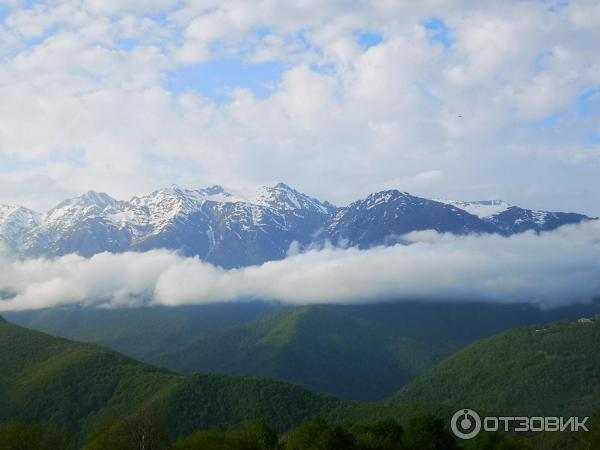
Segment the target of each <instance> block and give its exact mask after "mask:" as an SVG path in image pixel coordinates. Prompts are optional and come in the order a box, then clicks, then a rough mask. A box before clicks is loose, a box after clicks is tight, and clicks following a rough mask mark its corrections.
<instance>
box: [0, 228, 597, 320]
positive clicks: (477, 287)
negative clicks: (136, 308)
mask: <svg viewBox="0 0 600 450" xmlns="http://www.w3.org/2000/svg"><path fill="white" fill-rule="evenodd" d="M406 238H407V239H408V240H409V241H411V242H412V244H411V245H408V246H402V245H396V246H394V247H378V248H374V249H371V250H363V251H361V250H357V249H355V248H350V249H341V248H329V247H328V248H324V249H321V250H313V251H309V252H307V253H302V254H295V252H291V256H288V258H286V259H285V260H282V261H273V262H268V263H265V264H263V265H261V266H253V267H247V268H242V269H234V270H223V269H220V268H217V267H214V266H211V265H209V264H206V263H203V262H202V261H200V260H199V259H197V258H187V259H186V258H182V257H180V256H177V255H176V254H174V253H171V252H168V251H151V252H147V253H124V254H109V253H104V254H99V255H96V256H94V257H92V258H89V259H85V258H83V257H80V256H76V255H69V256H64V257H61V258H57V259H55V260H46V259H36V260H24V261H14V260H10V259H8V257H7V256H3V257H1V258H2V261H0V262H1V263H2V267H3V270H2V272H1V273H0V291H5V292H12V293H14V294H16V295H15V296H14V297H13V298H11V299H5V300H1V301H0V311H10V310H26V309H37V308H44V307H53V306H58V305H72V304H81V305H88V306H89V305H104V306H112V307H122V306H132V305H139V304H142V303H143V304H155V305H156V304H160V305H168V306H175V305H183V304H194V303H210V302H222V301H234V300H244V299H264V300H279V301H283V302H289V303H294V304H308V303H366V302H373V301H382V300H427V301H431V300H434V301H452V300H461V301H490V302H500V303H512V302H531V303H534V304H537V305H539V306H540V307H543V308H550V307H556V306H560V305H565V304H570V303H574V302H586V301H590V300H592V299H594V298H598V296H599V295H600V222H599V221H595V222H590V223H586V224H582V225H576V226H565V227H562V228H560V229H558V230H556V231H552V232H547V233H542V234H540V235H536V234H534V233H523V234H519V235H515V236H512V237H501V236H498V235H484V236H454V235H440V234H438V233H436V232H434V231H425V232H416V233H411V234H409V235H407V236H406Z"/></svg>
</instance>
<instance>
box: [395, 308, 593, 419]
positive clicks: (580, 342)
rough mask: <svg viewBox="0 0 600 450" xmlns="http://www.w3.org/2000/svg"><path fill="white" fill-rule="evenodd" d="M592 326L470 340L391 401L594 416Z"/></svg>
mask: <svg viewBox="0 0 600 450" xmlns="http://www.w3.org/2000/svg"><path fill="white" fill-rule="evenodd" d="M598 348H600V321H599V320H595V321H594V322H593V323H577V322H566V321H562V322H556V323H553V324H549V325H545V326H543V325H540V326H528V327H524V328H519V329H516V330H511V331H508V332H506V333H502V334H500V335H497V336H494V337H491V338H488V339H483V340H481V341H478V342H476V343H474V344H472V345H470V346H469V347H467V348H465V349H464V350H462V351H460V352H458V353H457V354H455V355H453V356H451V357H450V358H448V359H447V360H446V361H444V362H443V363H442V364H440V365H439V366H438V367H436V368H434V369H432V370H430V371H429V372H427V373H425V374H423V375H420V376H419V377H417V378H416V379H415V380H414V381H413V382H411V383H410V384H408V385H407V386H406V387H404V388H403V389H402V390H401V391H400V392H398V393H397V394H396V395H395V396H394V397H393V398H392V399H391V401H392V402H393V403H405V402H411V401H415V400H417V399H418V400H419V401H438V402H447V403H451V404H455V405H461V406H464V407H467V406H468V407H470V408H473V409H478V410H480V411H482V412H486V413H488V414H490V413H491V414H503V415H580V416H587V415H592V414H594V413H595V412H597V411H598V410H600V352H598Z"/></svg>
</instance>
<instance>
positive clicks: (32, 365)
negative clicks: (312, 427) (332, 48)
mask: <svg viewBox="0 0 600 450" xmlns="http://www.w3.org/2000/svg"><path fill="white" fill-rule="evenodd" d="M0 361H2V364H1V365H0V423H6V422H10V421H14V420H21V421H23V422H26V423H30V422H39V423H41V424H42V425H53V426H64V427H67V428H68V429H69V430H71V432H74V433H76V434H77V433H78V435H79V436H80V439H81V438H82V437H83V436H85V435H86V434H87V433H88V432H89V431H90V430H91V429H92V428H93V426H94V424H95V423H97V421H98V420H100V419H102V418H106V417H126V416H128V415H131V414H134V413H136V412H139V411H141V410H148V409H149V410H152V411H154V412H156V413H158V414H160V415H162V416H164V417H165V418H166V419H167V421H168V424H169V429H170V431H171V434H172V435H173V436H178V435H187V434H190V433H192V432H194V431H197V430H200V429H208V428H211V427H213V426H224V427H230V426H233V425H237V424H239V423H241V422H243V421H244V420H246V419H252V420H258V419H261V418H265V419H267V420H268V421H269V422H270V423H272V424H273V425H274V426H275V427H276V428H277V429H279V430H286V429H288V428H290V427H292V426H295V425H297V424H299V423H301V422H303V421H305V420H306V419H308V418H311V417H314V416H317V415H322V416H324V417H329V418H330V419H333V420H342V419H346V418H350V419H356V418H363V419H364V418H365V417H367V416H369V418H370V417H386V416H390V415H393V414H394V410H395V408H394V407H389V406H383V405H382V406H377V405H355V404H352V403H349V402H345V401H341V400H337V399H334V398H332V397H328V396H324V395H320V394H316V393H312V392H309V391H307V390H305V389H303V388H300V387H297V386H294V385H292V384H289V383H284V382H278V381H273V380H268V379H261V378H241V377H229V376H221V375H193V376H183V375H177V374H173V373H170V372H166V371H163V370H160V369H156V368H153V367H150V366H147V365H144V364H142V363H139V362H136V361H134V360H132V359H129V358H127V357H125V356H122V355H120V354H118V353H115V352H113V351H110V350H106V349H103V348H101V347H98V346H95V345H90V344H81V343H76V342H72V341H68V340H65V339H62V338H55V337H51V336H48V335H46V334H43V333H40V332H36V331H31V330H27V329H25V328H22V327H19V326H16V325H12V324H10V323H7V322H5V321H2V323H0Z"/></svg>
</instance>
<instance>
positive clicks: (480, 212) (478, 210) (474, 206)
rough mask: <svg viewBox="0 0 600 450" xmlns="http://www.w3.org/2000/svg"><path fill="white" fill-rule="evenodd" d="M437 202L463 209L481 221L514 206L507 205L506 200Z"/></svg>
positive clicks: (441, 200)
mask: <svg viewBox="0 0 600 450" xmlns="http://www.w3.org/2000/svg"><path fill="white" fill-rule="evenodd" d="M436 201H438V202H441V203H446V204H447V205H452V206H455V207H456V208H459V209H462V210H464V211H466V212H468V213H469V214H473V215H474V216H477V217H479V218H481V219H485V218H487V217H491V216H494V215H496V214H500V213H502V212H504V211H506V210H507V209H508V208H510V207H511V206H512V205H510V204H509V203H506V202H505V201H504V200H478V201H474V202H463V201H460V200H446V199H436Z"/></svg>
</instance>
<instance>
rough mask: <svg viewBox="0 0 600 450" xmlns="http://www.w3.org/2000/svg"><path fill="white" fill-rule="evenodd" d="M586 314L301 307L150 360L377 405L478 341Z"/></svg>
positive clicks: (517, 308)
mask: <svg viewBox="0 0 600 450" xmlns="http://www.w3.org/2000/svg"><path fill="white" fill-rule="evenodd" d="M592 311H598V305H588V306H581V305H580V306H577V307H569V308H562V309H556V310H552V311H541V310H539V309H537V308H535V307H532V306H528V305H493V304H484V303H418V302H413V303H381V304H369V305H355V306H343V305H327V306H325V305H317V306H307V307H301V308H297V309H293V310H291V311H287V312H284V313H280V314H277V315H273V316H270V317H267V318H264V319H261V320H258V321H255V322H251V323H248V324H245V325H243V326H239V327H234V328H231V329H228V330H225V331H223V332H220V333H216V334H213V335H210V336H206V337H202V338H200V339H197V340H195V341H192V342H190V343H189V344H188V345H186V346H184V347H183V348H181V349H179V350H178V351H171V352H168V353H165V354H164V355H158V356H157V357H156V358H155V359H153V360H151V362H152V363H154V364H158V365H160V366H163V367H167V368H169V369H171V370H175V371H178V372H179V371H181V372H188V373H189V372H195V371H199V372H214V373H224V374H230V375H261V376H269V377H273V378H277V379H282V380H286V381H292V382H294V383H298V384H300V385H302V386H305V387H307V388H310V389H313V390H317V391H320V392H324V393H327V394H331V395H335V396H338V397H342V398H347V399H352V400H361V401H376V400H380V399H382V398H384V397H387V396H389V395H391V394H392V393H394V392H396V391H397V390H398V389H399V388H401V387H402V386H403V385H404V384H406V383H407V382H409V381H411V380H412V379H413V378H414V377H415V376H417V375H418V374H420V373H422V372H424V371H427V370H429V369H431V368H433V367H434V366H435V365H436V364H438V363H439V362H441V361H442V360H443V359H445V358H446V357H448V356H449V355H451V354H452V353H454V352H456V351H458V350H460V349H462V348H464V347H465V346H467V345H469V344H470V343H472V342H474V341H476V340H477V339H481V338H483V337H488V336H490V335H493V334H496V333H499V332H501V331H504V330H507V329H510V328H514V327H516V326H522V325H526V324H531V323H547V322H550V321H553V320H556V319H557V318H574V317H580V316H581V314H588V313H590V312H592Z"/></svg>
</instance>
